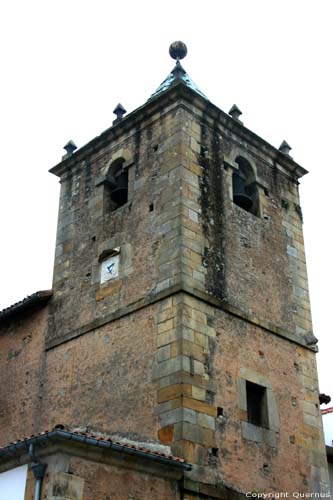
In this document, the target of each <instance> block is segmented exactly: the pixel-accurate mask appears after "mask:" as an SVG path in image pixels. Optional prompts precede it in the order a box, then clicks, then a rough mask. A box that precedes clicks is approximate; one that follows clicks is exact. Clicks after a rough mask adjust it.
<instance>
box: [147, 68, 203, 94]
mask: <svg viewBox="0 0 333 500" xmlns="http://www.w3.org/2000/svg"><path fill="white" fill-rule="evenodd" d="M178 81H182V82H183V83H185V85H186V87H188V88H190V89H192V90H194V92H196V93H197V94H199V95H201V97H204V98H205V99H206V100H207V101H208V99H207V97H206V96H205V94H204V93H203V92H201V90H200V89H199V87H198V86H197V85H196V84H195V83H194V81H193V80H192V78H191V77H190V76H189V75H188V74H187V73H186V71H185V69H184V68H183V66H182V65H181V64H180V62H179V61H177V64H176V66H175V67H174V68H173V70H172V71H171V73H170V74H169V75H168V76H167V77H166V79H165V80H164V81H163V82H162V83H161V85H160V86H159V87H158V88H157V89H156V90H155V92H154V93H153V94H152V95H151V96H150V98H149V99H152V98H153V97H156V96H158V95H160V94H162V92H165V91H166V90H168V89H169V88H170V87H172V86H173V85H174V84H175V83H177V82H178Z"/></svg>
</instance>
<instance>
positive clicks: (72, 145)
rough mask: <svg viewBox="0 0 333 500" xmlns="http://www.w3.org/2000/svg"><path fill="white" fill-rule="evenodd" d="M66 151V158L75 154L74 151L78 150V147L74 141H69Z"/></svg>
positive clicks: (65, 147)
mask: <svg viewBox="0 0 333 500" xmlns="http://www.w3.org/2000/svg"><path fill="white" fill-rule="evenodd" d="M64 149H65V150H66V155H65V156H68V155H71V154H73V153H74V151H75V150H76V149H77V145H76V144H75V143H74V142H73V141H68V142H67V144H66V145H65V146H64Z"/></svg>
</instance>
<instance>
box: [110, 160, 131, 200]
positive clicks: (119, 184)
mask: <svg viewBox="0 0 333 500" xmlns="http://www.w3.org/2000/svg"><path fill="white" fill-rule="evenodd" d="M124 163H125V159H124V158H117V159H116V160H115V161H114V162H112V163H111V165H110V168H109V170H108V173H107V176H106V184H107V187H108V195H109V196H110V205H111V206H110V208H111V209H112V210H115V209H117V208H118V207H121V206H122V205H125V203H127V200H128V171H127V169H125V168H124Z"/></svg>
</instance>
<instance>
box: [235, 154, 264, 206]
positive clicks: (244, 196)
mask: <svg viewBox="0 0 333 500" xmlns="http://www.w3.org/2000/svg"><path fill="white" fill-rule="evenodd" d="M236 163H237V164H238V167H239V168H238V170H235V171H234V172H233V174H232V192H233V202H234V203H235V205H238V206H239V207H241V208H243V209H244V210H246V211H247V212H250V213H251V214H253V215H256V216H259V195H258V187H257V183H256V179H255V175H254V172H253V169H252V167H251V165H250V163H249V162H248V161H247V160H246V159H245V158H243V157H241V156H238V157H237V158H236Z"/></svg>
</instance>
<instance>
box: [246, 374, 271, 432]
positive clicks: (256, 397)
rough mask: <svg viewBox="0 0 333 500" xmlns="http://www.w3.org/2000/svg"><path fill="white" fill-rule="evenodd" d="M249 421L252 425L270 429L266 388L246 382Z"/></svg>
mask: <svg viewBox="0 0 333 500" xmlns="http://www.w3.org/2000/svg"><path fill="white" fill-rule="evenodd" d="M246 400H247V420H248V422H249V423H250V424H253V425H256V426H258V427H266V428H268V409H267V394H266V387H262V386H261V385H258V384H254V383H253V382H249V381H248V380H247V381H246Z"/></svg>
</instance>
